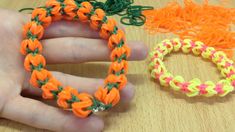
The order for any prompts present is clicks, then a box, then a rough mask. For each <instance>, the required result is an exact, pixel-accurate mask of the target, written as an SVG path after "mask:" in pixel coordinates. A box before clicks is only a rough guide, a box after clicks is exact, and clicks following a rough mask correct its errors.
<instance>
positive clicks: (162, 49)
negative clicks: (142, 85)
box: [149, 39, 235, 97]
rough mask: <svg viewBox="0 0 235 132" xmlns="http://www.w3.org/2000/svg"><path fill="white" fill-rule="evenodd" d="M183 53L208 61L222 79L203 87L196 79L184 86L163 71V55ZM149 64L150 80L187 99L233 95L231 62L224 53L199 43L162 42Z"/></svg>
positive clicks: (234, 75)
mask: <svg viewBox="0 0 235 132" xmlns="http://www.w3.org/2000/svg"><path fill="white" fill-rule="evenodd" d="M179 50H182V51H183V53H189V52H192V53H193V54H194V55H201V56H202V57H203V58H205V59H209V60H211V61H212V62H213V63H215V64H216V65H217V68H218V69H219V70H220V71H221V74H222V76H223V77H224V78H225V79H223V80H220V81H219V82H218V83H216V84H214V83H213V82H212V81H206V82H204V83H202V82H201V81H200V80H199V79H198V78H195V79H192V80H191V81H189V82H186V81H185V80H184V78H183V77H182V76H173V75H172V74H171V73H170V72H169V71H168V70H167V69H166V67H165V65H164V63H163V59H164V57H165V55H167V54H169V53H171V52H172V51H174V52H177V51H179ZM150 57H151V62H150V64H149V68H150V71H151V76H152V77H153V78H155V79H158V80H159V82H160V84H161V85H162V86H164V87H168V86H169V87H171V88H172V89H173V90H175V91H181V92H182V93H184V94H186V95H187V96H189V97H193V96H205V97H211V96H214V95H219V96H221V97H223V96H225V95H227V94H228V93H230V92H232V91H233V90H234V87H235V68H234V66H233V61H232V60H230V59H228V58H227V56H226V55H225V53H223V52H221V51H216V50H215V49H214V48H212V47H208V46H206V45H204V44H203V43H202V42H199V41H196V42H193V41H192V40H189V39H184V40H180V39H172V40H164V41H162V42H161V43H160V44H158V45H157V46H156V47H155V48H154V51H152V52H151V53H150Z"/></svg>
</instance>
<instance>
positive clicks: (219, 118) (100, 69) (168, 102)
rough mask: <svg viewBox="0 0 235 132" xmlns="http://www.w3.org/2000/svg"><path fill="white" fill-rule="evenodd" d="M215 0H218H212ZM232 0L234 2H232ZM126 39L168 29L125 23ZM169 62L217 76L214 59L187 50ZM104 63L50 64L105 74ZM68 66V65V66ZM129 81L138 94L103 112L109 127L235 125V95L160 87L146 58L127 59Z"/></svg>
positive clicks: (116, 130) (216, 131)
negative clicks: (208, 94)
mask: <svg viewBox="0 0 235 132" xmlns="http://www.w3.org/2000/svg"><path fill="white" fill-rule="evenodd" d="M44 1H45V0H40V1H36V0H34V1H32V0H1V1H0V7H1V8H9V9H13V10H18V9H21V8H23V7H35V6H39V5H42V4H43V3H44ZM211 1H212V2H218V0H211ZM167 2H168V1H167V0H144V1H143V0H136V3H137V4H143V5H154V6H155V7H162V6H164V5H165V4H166V3H167ZM232 3H233V4H232V5H230V6H232V7H234V6H235V3H234V2H232ZM126 30H127V32H128V35H127V38H128V39H129V40H141V41H144V42H145V43H146V44H147V46H148V47H150V48H151V47H153V46H154V45H155V44H156V43H157V42H159V41H161V40H162V39H164V38H172V37H173V36H171V35H168V36H166V35H149V34H148V33H147V32H146V31H144V30H143V28H141V27H126ZM166 65H167V67H168V68H169V69H170V71H171V72H173V73H174V74H180V75H183V76H184V77H185V79H188V80H189V79H192V78H193V77H199V78H201V79H202V80H203V81H206V80H213V81H218V80H219V79H220V78H221V76H220V74H219V72H218V71H217V69H216V68H215V66H214V65H212V63H210V62H206V61H204V60H202V59H201V58H200V57H194V56H191V55H183V54H174V55H171V56H170V57H167V61H166ZM107 66H108V65H107V64H103V63H102V64H101V63H98V64H97V63H95V64H91V63H88V64H79V65H69V66H67V67H65V66H64V65H62V66H61V65H60V66H52V67H51V69H54V70H60V71H62V72H65V73H70V74H74V75H79V76H85V77H101V78H103V77H105V73H106V71H107V69H108V67H107ZM68 67H69V68H68ZM128 78H129V80H130V82H132V83H133V84H135V85H136V88H135V89H136V96H135V98H134V100H133V101H132V103H131V104H130V106H128V107H120V108H117V109H116V110H114V111H113V112H112V113H110V114H108V115H107V116H105V118H104V120H105V124H106V125H105V130H104V131H107V132H153V131H154V132H155V131H156V132H157V131H169V132H173V131H176V132H182V131H185V132H188V131H192V132H198V131H202V132H224V131H226V132H232V131H235V125H234V124H233V123H235V107H234V106H233V105H235V96H234V95H233V94H230V95H229V96H226V97H224V98H209V99H208V98H202V97H198V98H188V97H185V96H184V95H181V94H178V93H173V92H172V91H171V90H168V89H167V88H162V87H160V86H159V84H158V83H156V82H154V81H153V80H152V79H150V76H149V73H148V70H147V61H142V62H131V63H130V72H129V74H128ZM0 131H6V132H8V131H43V130H39V129H35V128H32V127H29V126H26V125H23V124H19V123H16V122H13V121H8V120H5V119H1V120H0Z"/></svg>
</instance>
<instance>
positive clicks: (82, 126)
mask: <svg viewBox="0 0 235 132" xmlns="http://www.w3.org/2000/svg"><path fill="white" fill-rule="evenodd" d="M2 116H3V117H4V118H7V119H10V120H14V121H17V122H21V123H24V124H27V125H30V126H33V127H37V128H41V129H49V130H52V131H71V132H73V131H74V132H75V131H76V132H77V131H78V132H100V131H102V129H103V127H104V123H103V121H102V120H101V119H99V118H98V117H96V116H91V117H88V118H86V119H81V118H78V117H75V116H74V115H73V114H72V113H71V112H68V111H63V110H62V109H58V108H55V107H52V106H48V105H46V104H44V103H42V102H40V101H37V100H33V99H29V98H24V97H21V96H17V97H16V98H14V99H13V100H11V101H9V103H7V104H6V105H5V107H4V109H3V111H2Z"/></svg>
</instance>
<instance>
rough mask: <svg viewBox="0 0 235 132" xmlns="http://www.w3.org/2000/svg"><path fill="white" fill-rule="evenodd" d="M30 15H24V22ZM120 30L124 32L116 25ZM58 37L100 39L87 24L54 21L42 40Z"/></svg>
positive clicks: (121, 27) (97, 33)
mask: <svg viewBox="0 0 235 132" xmlns="http://www.w3.org/2000/svg"><path fill="white" fill-rule="evenodd" d="M30 18H31V15H25V18H24V21H25V22H28V21H29V20H30ZM118 27H119V28H120V29H122V30H123V31H124V32H125V28H124V27H123V26H121V25H118ZM60 37H86V38H100V35H99V32H98V31H95V30H93V29H91V28H90V26H89V24H88V23H82V22H79V21H66V20H61V21H56V22H53V23H52V24H51V25H50V26H49V27H48V28H47V29H46V30H45V34H44V37H43V38H44V39H48V38H60Z"/></svg>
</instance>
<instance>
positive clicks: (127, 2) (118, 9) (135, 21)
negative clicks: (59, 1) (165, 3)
mask: <svg viewBox="0 0 235 132" xmlns="http://www.w3.org/2000/svg"><path fill="white" fill-rule="evenodd" d="M74 1H75V2H77V3H82V2H84V1H87V0H74ZM89 2H90V3H91V4H92V5H93V7H94V8H101V9H103V10H104V11H105V12H106V15H107V16H112V15H119V16H121V19H120V22H121V23H122V24H124V25H132V26H142V25H144V23H145V21H146V17H145V16H144V15H143V14H142V11H144V10H152V9H154V8H153V7H152V6H141V5H132V4H134V0H106V1H105V2H100V1H97V0H89ZM25 10H33V8H23V9H21V10H19V12H22V11H25Z"/></svg>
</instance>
